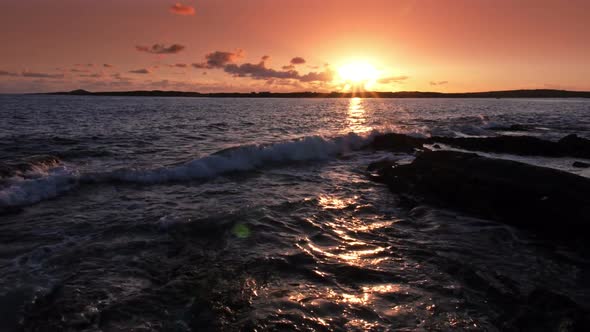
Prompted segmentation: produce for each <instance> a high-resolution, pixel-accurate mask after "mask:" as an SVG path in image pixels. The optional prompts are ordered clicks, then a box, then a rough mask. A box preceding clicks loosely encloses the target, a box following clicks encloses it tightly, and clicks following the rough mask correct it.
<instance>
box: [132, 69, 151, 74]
mask: <svg viewBox="0 0 590 332" xmlns="http://www.w3.org/2000/svg"><path fill="white" fill-rule="evenodd" d="M129 72H130V73H132V74H150V73H151V72H152V71H151V70H149V69H147V68H141V69H135V70H130V71H129Z"/></svg>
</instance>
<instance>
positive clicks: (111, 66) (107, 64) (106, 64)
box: [102, 63, 114, 68]
mask: <svg viewBox="0 0 590 332" xmlns="http://www.w3.org/2000/svg"><path fill="white" fill-rule="evenodd" d="M102 66H103V67H105V68H113V67H114V66H113V65H111V64H109V63H105V64H103V65H102Z"/></svg>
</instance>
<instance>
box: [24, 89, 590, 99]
mask: <svg viewBox="0 0 590 332" xmlns="http://www.w3.org/2000/svg"><path fill="white" fill-rule="evenodd" d="M36 94H41V95H65V96H128V97H201V98H203V97H209V98H353V97H361V98H590V91H568V90H551V89H535V90H506V91H486V92H453V93H443V92H420V91H399V92H374V91H373V92H371V91H357V92H308V91H306V92H245V93H242V92H212V93H200V92H187V91H162V90H150V91H148V90H137V91H104V92H90V91H86V90H82V89H78V90H73V91H65V92H50V93H36Z"/></svg>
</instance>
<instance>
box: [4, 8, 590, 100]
mask: <svg viewBox="0 0 590 332" xmlns="http://www.w3.org/2000/svg"><path fill="white" fill-rule="evenodd" d="M0 45H2V46H1V48H0V93H13V92H45V91H63V90H73V89H78V88H83V89H87V90H91V91H113V90H132V89H142V90H143V89H149V90H153V89H161V90H183V91H200V92H212V91H240V92H248V91H309V90H311V91H342V90H346V89H348V88H350V85H351V84H353V85H354V84H356V83H358V81H362V84H363V85H366V88H367V89H369V90H375V91H400V90H412V91H413V90H420V91H442V92H460V91H484V90H504V89H520V88H526V89H529V88H557V89H570V90H590V1H588V0H574V1H558V0H555V1H533V0H494V1H484V0H481V1H478V0H449V1H444V0H375V1H373V0H364V1H358V0H338V1H336V0H313V1H312V0H198V1H196V0H183V1H181V2H177V1H167V0H26V1H23V0H1V2H0ZM347 70H348V71H347ZM350 70H352V71H353V72H354V71H355V70H356V71H361V72H365V71H366V70H369V71H371V72H373V73H372V74H371V75H369V76H367V77H360V78H359V77H357V76H358V75H359V73H356V74H355V73H353V74H352V77H349V76H350V75H348V74H346V73H347V72H350ZM361 74H362V73H361ZM347 75H348V76H347ZM355 75H356V76H355ZM361 76H362V75H361Z"/></svg>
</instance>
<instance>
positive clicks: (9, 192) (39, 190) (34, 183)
mask: <svg viewBox="0 0 590 332" xmlns="http://www.w3.org/2000/svg"><path fill="white" fill-rule="evenodd" d="M77 178H78V177H77V174H76V172H75V171H74V170H72V169H70V168H69V167H66V166H60V167H53V168H46V167H43V168H41V167H40V168H37V169H35V170H34V171H31V172H27V173H26V174H23V175H22V176H15V177H12V178H10V179H7V180H6V181H5V186H4V187H3V188H1V189H0V207H3V206H22V205H29V204H33V203H37V202H40V201H42V200H46V199H50V198H53V197H56V196H58V195H60V194H62V193H64V192H67V191H69V190H71V189H72V188H74V187H76V186H77Z"/></svg>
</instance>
